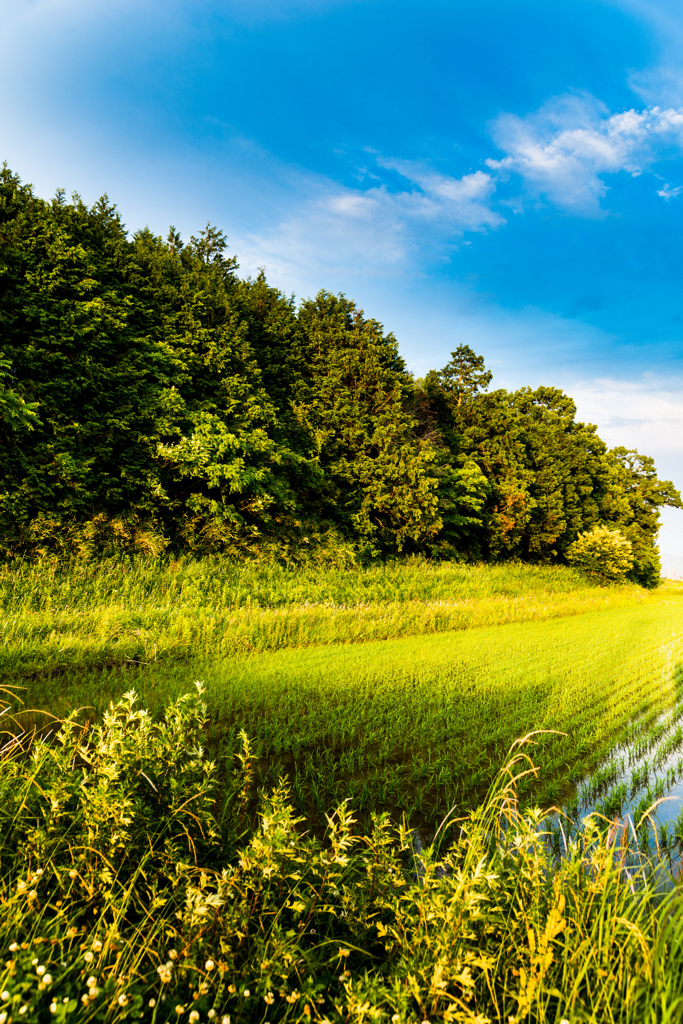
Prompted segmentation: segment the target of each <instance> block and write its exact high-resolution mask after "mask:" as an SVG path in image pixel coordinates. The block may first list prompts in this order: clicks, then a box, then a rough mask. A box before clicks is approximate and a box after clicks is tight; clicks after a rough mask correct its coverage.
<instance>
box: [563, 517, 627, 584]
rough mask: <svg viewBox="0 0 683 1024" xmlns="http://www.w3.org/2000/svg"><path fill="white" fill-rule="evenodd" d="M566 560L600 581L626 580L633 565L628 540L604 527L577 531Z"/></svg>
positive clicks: (618, 581) (617, 532)
mask: <svg viewBox="0 0 683 1024" xmlns="http://www.w3.org/2000/svg"><path fill="white" fill-rule="evenodd" d="M567 559H568V560H569V561H570V562H572V563H573V564H574V565H575V566H576V567H577V569H581V570H582V571H583V572H585V573H586V574H587V575H588V576H591V577H593V579H595V580H598V581H599V582H601V583H625V582H626V578H627V574H628V572H629V571H630V569H631V567H632V565H633V553H632V549H631V542H630V541H628V540H626V538H625V537H624V536H622V534H621V533H620V532H619V530H610V529H609V528H608V527H607V526H594V527H593V529H592V530H586V531H585V532H584V533H580V534H579V536H578V537H577V539H576V540H575V541H574V543H573V544H571V545H570V546H569V548H568V549H567Z"/></svg>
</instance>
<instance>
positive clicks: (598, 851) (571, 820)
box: [0, 559, 683, 1024]
mask: <svg viewBox="0 0 683 1024" xmlns="http://www.w3.org/2000/svg"><path fill="white" fill-rule="evenodd" d="M0 601H1V603H2V609H3V644H2V648H1V651H0V665H1V670H2V681H3V683H4V684H5V685H4V687H0V712H1V713H2V715H3V716H4V717H3V720H4V722H5V723H7V724H6V726H5V737H4V742H3V743H0V763H1V764H2V771H1V772H0V866H1V867H2V870H1V871H0V906H2V909H3V913H2V914H0V951H2V956H1V957H0V1024H15V1021H23V1020H26V1021H33V1020H35V1021H37V1022H43V1021H48V1020H54V1021H57V1022H60V1021H61V1022H66V1021H73V1022H74V1024H95V1022H100V1024H123V1022H127V1021H130V1020H143V1021H147V1022H149V1024H169V1022H170V1021H183V1020H188V1021H190V1024H211V1022H214V1021H221V1024H265V1022H266V1021H272V1022H273V1024H275V1022H285V1024H289V1022H292V1024H302V1022H304V1024H308V1022H310V1021H312V1020H313V1021H318V1022H319V1024H356V1022H357V1024H368V1022H369V1021H384V1022H385V1024H389V1022H391V1024H427V1022H431V1024H434V1022H436V1021H439V1022H443V1024H454V1022H457V1021H460V1022H468V1024H494V1022H495V1024H513V1022H514V1024H522V1022H523V1021H526V1022H528V1024H579V1022H583V1024H642V1022H644V1021H648V1022H650V1024H655V1022H656V1024H660V1022H661V1024H676V1022H678V1021H680V1020H681V1019H683V980H682V979H683V938H682V936H683V905H682V904H681V901H680V885H679V882H680V863H681V855H682V853H683V814H681V810H680V805H676V803H675V801H672V803H666V802H661V801H666V798H667V797H668V796H678V795H679V794H680V793H682V792H683V617H682V615H681V611H682V610H683V605H682V603H681V602H682V601H683V586H682V585H681V584H675V583H664V584H662V585H661V586H660V587H659V588H658V589H657V590H655V591H653V592H646V591H643V590H640V589H639V588H635V587H621V588H615V587H610V588H605V589H603V588H596V587H593V586H591V585H590V584H588V583H587V582H586V581H585V580H584V579H583V578H582V577H581V576H579V575H577V574H576V573H574V572H572V571H570V570H565V569H558V568H548V567H536V568H534V567H529V566H518V565H508V566H497V567H495V566H494V567H492V566H463V565H444V564H442V565H431V564H429V563H424V562H415V563H403V564H401V565H399V564H390V565H386V566H370V567H363V566H358V567H348V568H344V569H334V570H332V569H327V570H323V569H320V568H312V569H310V570H303V571H302V570H296V571H295V570H290V569H287V568H282V567H273V566H259V565H248V566H245V565H236V564H235V563H231V562H228V561H225V560H221V559H211V560H209V559H207V560H204V561H203V562H191V561H189V560H188V561H181V562H174V563H169V562H166V563H163V562H160V563H151V562H141V561H140V562H125V563H124V562H100V563H98V564H93V565H89V564H85V565H83V564H80V565H73V566H62V567H56V566H53V565H50V564H47V563H44V564H40V563H38V564H33V565H15V566H8V567H5V568H4V569H3V570H1V571H0ZM194 680H201V681H202V685H200V686H198V687H197V688H195V687H194V686H193V682H194ZM8 694H9V696H8ZM110 702H115V704H116V706H115V707H114V708H110V707H109V704H110ZM7 705H9V706H7ZM147 709H149V710H147ZM68 715H71V716H72V717H71V720H70V722H67V723H64V722H62V721H60V720H61V719H63V718H64V717H65V716H68ZM7 733H10V734H11V735H10V736H9V737H8V736H7ZM57 734H58V735H57ZM525 736H526V737H527V740H526V742H524V743H522V744H519V743H516V741H518V740H519V739H520V738H521V737H525ZM532 763H533V765H535V766H536V768H534V769H533V770H532V768H531V765H532ZM504 766H507V767H504ZM658 801H659V803H658ZM653 804H655V805H657V806H656V807H655V809H654V810H652V805H653ZM538 805H540V806H541V808H542V809H540V810H536V809H534V808H535V807H537V806H538ZM558 806H559V807H561V808H563V810H562V811H558V810H557V807H558ZM672 807H673V808H675V809H673V810H670V809H668V808H672ZM593 811H597V812H598V814H597V815H594V814H591V812H593ZM456 820H457V824H456V827H454V828H451V825H452V824H453V823H454V822H455V821H456ZM439 822H441V826H439V824H438V823H439ZM444 822H447V824H444ZM444 840H445V841H444ZM672 869H673V870H672ZM3 965H4V966H3Z"/></svg>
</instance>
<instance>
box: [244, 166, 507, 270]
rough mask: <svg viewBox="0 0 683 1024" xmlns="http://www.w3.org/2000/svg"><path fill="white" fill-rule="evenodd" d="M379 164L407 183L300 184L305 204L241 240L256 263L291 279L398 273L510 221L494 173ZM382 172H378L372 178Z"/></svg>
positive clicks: (247, 259)
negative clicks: (498, 204)
mask: <svg viewBox="0 0 683 1024" xmlns="http://www.w3.org/2000/svg"><path fill="white" fill-rule="evenodd" d="M376 163H377V165H378V169H381V168H384V169H386V170H390V171H393V172H394V173H395V174H397V175H398V176H399V177H400V179H401V181H402V183H403V184H404V187H403V188H400V187H399V188H398V189H394V190H392V189H390V188H388V187H387V184H386V183H381V184H380V185H373V186H370V187H365V188H361V187H358V188H352V187H343V186H340V185H339V184H337V183H335V182H333V181H329V180H326V179H322V178H317V179H315V180H313V179H312V178H310V177H309V178H308V179H307V180H306V181H305V182H301V183H300V185H299V191H300V194H301V201H300V202H299V203H298V204H296V205H295V207H294V209H293V210H292V211H291V212H290V213H288V215H287V216H285V217H283V218H282V220H281V221H280V222H279V224H278V226H277V228H276V229H275V230H274V231H268V232H267V233H264V234H260V233H252V234H250V235H248V236H247V237H246V238H245V239H243V240H242V242H241V246H240V248H241V253H242V258H243V260H244V262H245V263H247V264H248V265H250V266H257V265H260V264H265V265H267V266H268V267H270V268H276V270H277V271H278V272H279V274H280V275H281V276H283V277H284V278H285V279H287V280H291V281H292V284H293V285H294V286H296V284H295V282H296V278H295V277H292V274H293V272H294V270H295V268H296V267H298V268H299V269H300V270H301V269H303V268H306V269H307V271H311V270H312V269H313V268H314V267H316V266H317V267H320V268H322V269H324V270H326V271H329V272H332V271H337V270H338V269H340V268H342V267H345V266H346V267H348V266H349V265H352V266H353V267H354V268H355V272H356V273H365V272H366V271H368V270H372V271H373V272H374V273H380V274H382V273H383V272H395V271H396V269H397V268H398V267H399V266H400V265H401V264H406V263H410V262H412V261H413V260H414V259H416V258H418V252H419V259H420V260H424V259H425V258H427V257H428V256H431V257H434V256H435V255H436V257H437V258H438V257H439V256H440V255H442V254H443V253H444V252H445V251H448V249H449V247H450V246H452V245H453V244H455V243H457V241H458V240H461V239H462V237H463V235H464V234H465V233H466V232H471V231H486V230H489V229H495V228H498V227H500V226H501V225H503V224H504V223H505V219H504V217H503V216H502V214H501V213H499V212H497V211H496V210H494V209H493V206H492V200H493V196H494V192H495V187H496V186H495V182H494V180H493V176H492V175H491V174H488V173H486V172H484V171H481V170H479V171H475V172H474V173H472V174H466V175H463V176H462V177H460V178H455V177H450V176H448V175H445V174H442V173H439V172H437V171H435V170H434V169H433V168H431V167H429V166H428V165H425V164H423V163H419V162H411V161H402V160H395V159H389V158H384V157H379V158H378V159H377V161H376ZM373 177H376V175H373Z"/></svg>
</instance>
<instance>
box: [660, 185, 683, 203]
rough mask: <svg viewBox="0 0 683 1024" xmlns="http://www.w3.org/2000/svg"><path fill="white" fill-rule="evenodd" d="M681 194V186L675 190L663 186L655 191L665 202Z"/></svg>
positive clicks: (682, 188) (682, 190)
mask: <svg viewBox="0 0 683 1024" xmlns="http://www.w3.org/2000/svg"><path fill="white" fill-rule="evenodd" d="M681 192H683V185H677V186H676V188H673V187H672V186H671V185H664V186H663V187H662V188H658V189H657V195H658V196H661V197H662V199H666V200H669V199H675V198H676V196H678V195H680V194H681Z"/></svg>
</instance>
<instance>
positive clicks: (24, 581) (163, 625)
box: [0, 558, 647, 681]
mask: <svg viewBox="0 0 683 1024" xmlns="http://www.w3.org/2000/svg"><path fill="white" fill-rule="evenodd" d="M644 600H647V594H646V592H644V591H642V590H640V589H639V588H637V587H619V588H608V589H606V588H601V587H594V586H591V585H590V584H588V583H587V582H586V580H585V579H584V578H583V577H582V576H581V575H580V574H579V573H577V572H575V571H573V570H571V569H567V568H563V567H556V566H555V567H552V566H527V565H521V564H519V565H517V564H514V565H506V566H468V565H457V564H452V563H446V564H443V563H436V564H432V563H429V562H420V561H416V562H415V563H394V562H389V563H387V564H385V565H371V566H368V567H358V568H349V569H334V568H332V569H324V570H323V569H320V568H311V569H305V570H302V569H296V570H294V569H287V568H283V567H281V566H277V565H272V564H271V565H258V564H248V563H246V564H245V563H236V562H234V561H230V560H228V559H221V558H206V559H202V560H197V559H195V560H191V559H181V560H179V561H175V562H154V561H150V560H144V559H142V558H139V559H137V560H132V561H130V562H127V561H122V560H116V561H114V560H112V561H102V562H98V563H92V564H91V563H87V562H86V563H79V562H76V563H73V564H72V565H68V566H55V565H53V564H51V563H48V562H43V563H23V564H15V565H11V566H5V567H3V568H0V608H1V610H2V643H1V644H0V675H1V676H2V678H4V679H5V680H7V681H10V680H13V681H20V680H22V679H30V678H31V677H33V676H40V675H43V674H45V673H54V672H75V673H79V672H82V671H84V670H93V669H101V668H110V667H112V666H116V665H135V664H136V663H137V664H142V663H144V664H148V663H152V662H163V663H165V664H169V663H171V662H181V661H184V660H186V659H188V658H193V657H198V656H200V657H201V656H212V657H226V658H231V657H234V656H235V655H239V654H243V653H247V652H260V651H276V650H280V649H282V648H287V647H309V646H319V645H327V644H338V643H347V644H355V643H360V642H366V641H372V640H384V639H391V638H396V637H402V636H419V635H426V634H431V633H439V632H445V631H449V630H454V629H457V630H462V629H470V628H473V627H477V626H490V625H497V624H502V623H506V622H525V621H531V620H538V619H541V620H542V619H550V618H557V617H561V616H567V615H578V614H582V613H584V612H588V611H591V610H595V609H604V608H612V607H618V606H621V605H624V604H629V603H633V602H635V601H644Z"/></svg>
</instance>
